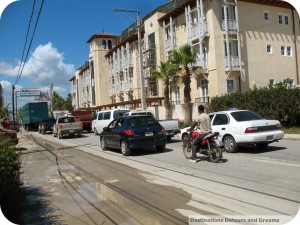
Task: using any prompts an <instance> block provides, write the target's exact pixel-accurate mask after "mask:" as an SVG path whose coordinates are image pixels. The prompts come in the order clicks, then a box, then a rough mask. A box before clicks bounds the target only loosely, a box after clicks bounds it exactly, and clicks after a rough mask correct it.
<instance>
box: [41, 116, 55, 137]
mask: <svg viewBox="0 0 300 225" xmlns="http://www.w3.org/2000/svg"><path fill="white" fill-rule="evenodd" d="M54 124H55V118H53V117H50V118H47V119H43V120H42V121H41V122H40V123H39V128H38V131H39V133H40V134H45V133H46V132H47V131H50V132H53V125H54Z"/></svg>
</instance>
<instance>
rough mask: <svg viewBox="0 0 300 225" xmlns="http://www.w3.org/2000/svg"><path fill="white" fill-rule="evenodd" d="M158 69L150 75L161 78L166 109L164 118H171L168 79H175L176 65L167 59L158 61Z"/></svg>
mask: <svg viewBox="0 0 300 225" xmlns="http://www.w3.org/2000/svg"><path fill="white" fill-rule="evenodd" d="M159 70H160V71H158V70H154V71H152V72H151V76H153V77H155V78H156V79H159V80H162V81H163V84H164V104H165V109H166V118H167V119H171V118H172V113H171V101H170V81H175V80H176V76H175V74H176V67H175V65H174V64H172V63H171V62H170V61H169V60H168V61H167V62H160V66H159Z"/></svg>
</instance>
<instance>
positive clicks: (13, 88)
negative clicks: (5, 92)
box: [11, 85, 15, 124]
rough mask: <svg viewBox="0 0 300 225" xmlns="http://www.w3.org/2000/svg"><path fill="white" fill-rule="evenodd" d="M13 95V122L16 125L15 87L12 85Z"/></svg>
mask: <svg viewBox="0 0 300 225" xmlns="http://www.w3.org/2000/svg"><path fill="white" fill-rule="evenodd" d="M11 95H12V99H11V100H12V113H13V121H14V124H15V85H12V90H11Z"/></svg>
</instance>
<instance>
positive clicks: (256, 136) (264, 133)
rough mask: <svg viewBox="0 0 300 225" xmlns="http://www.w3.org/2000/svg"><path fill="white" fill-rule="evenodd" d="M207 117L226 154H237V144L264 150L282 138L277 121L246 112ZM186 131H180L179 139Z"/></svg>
mask: <svg viewBox="0 0 300 225" xmlns="http://www.w3.org/2000/svg"><path fill="white" fill-rule="evenodd" d="M209 116H210V119H211V125H212V131H213V132H219V133H220V135H219V136H218V139H219V141H220V142H222V143H223V145H224V149H225V151H226V152H230V153H232V152H237V150H238V145H239V144H255V145H256V146H257V147H260V148H266V147H267V146H268V145H269V144H270V143H272V142H275V141H278V140H280V139H282V138H283V136H284V132H283V131H282V126H281V124H280V122H279V121H278V120H266V119H263V118H262V117H261V116H259V115H257V114H255V113H253V112H251V111H248V110H231V111H221V112H214V113H210V114H209ZM186 130H187V128H184V129H181V138H183V137H184V136H185V135H188V132H187V131H186Z"/></svg>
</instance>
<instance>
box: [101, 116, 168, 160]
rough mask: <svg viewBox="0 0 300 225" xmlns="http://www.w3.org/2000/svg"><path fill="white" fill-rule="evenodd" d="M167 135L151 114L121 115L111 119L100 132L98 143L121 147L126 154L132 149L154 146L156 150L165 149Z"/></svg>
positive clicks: (105, 147)
mask: <svg viewBox="0 0 300 225" xmlns="http://www.w3.org/2000/svg"><path fill="white" fill-rule="evenodd" d="M166 144H167V137H166V133H165V129H164V128H163V127H162V126H161V125H160V123H159V122H158V121H157V120H156V119H155V118H154V117H153V116H123V117H121V118H118V119H115V120H113V121H112V122H111V123H110V124H109V125H108V126H107V127H105V128H104V129H103V131H102V132H101V134H100V145H101V148H102V149H103V150H106V149H107V148H114V149H121V152H122V154H123V155H124V156H128V155H130V153H131V150H132V149H143V148H145V146H147V147H154V146H155V148H156V150H157V151H159V152H162V151H164V150H165V148H166Z"/></svg>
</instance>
